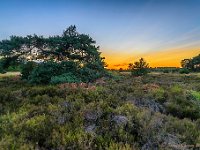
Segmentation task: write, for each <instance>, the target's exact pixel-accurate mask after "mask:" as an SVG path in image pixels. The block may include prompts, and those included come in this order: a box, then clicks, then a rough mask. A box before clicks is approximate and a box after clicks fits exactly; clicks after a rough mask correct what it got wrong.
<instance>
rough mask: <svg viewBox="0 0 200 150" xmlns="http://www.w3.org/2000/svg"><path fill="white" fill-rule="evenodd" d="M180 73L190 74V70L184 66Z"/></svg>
mask: <svg viewBox="0 0 200 150" xmlns="http://www.w3.org/2000/svg"><path fill="white" fill-rule="evenodd" d="M179 73H180V74H189V73H190V71H189V70H188V69H187V68H182V69H180V71H179Z"/></svg>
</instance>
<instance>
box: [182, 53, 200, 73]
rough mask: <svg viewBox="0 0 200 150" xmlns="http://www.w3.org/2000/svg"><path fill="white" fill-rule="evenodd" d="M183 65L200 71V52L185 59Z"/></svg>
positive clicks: (191, 69)
mask: <svg viewBox="0 0 200 150" xmlns="http://www.w3.org/2000/svg"><path fill="white" fill-rule="evenodd" d="M181 66H182V68H185V69H188V70H190V71H200V54H199V55H197V56H195V57H193V58H191V59H183V60H182V61H181Z"/></svg>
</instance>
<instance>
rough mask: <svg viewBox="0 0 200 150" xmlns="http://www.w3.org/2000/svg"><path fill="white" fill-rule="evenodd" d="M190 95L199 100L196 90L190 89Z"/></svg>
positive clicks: (198, 93) (199, 95) (199, 94)
mask: <svg viewBox="0 0 200 150" xmlns="http://www.w3.org/2000/svg"><path fill="white" fill-rule="evenodd" d="M191 94H192V96H193V97H194V98H195V99H196V100H199V101H200V92H197V91H191Z"/></svg>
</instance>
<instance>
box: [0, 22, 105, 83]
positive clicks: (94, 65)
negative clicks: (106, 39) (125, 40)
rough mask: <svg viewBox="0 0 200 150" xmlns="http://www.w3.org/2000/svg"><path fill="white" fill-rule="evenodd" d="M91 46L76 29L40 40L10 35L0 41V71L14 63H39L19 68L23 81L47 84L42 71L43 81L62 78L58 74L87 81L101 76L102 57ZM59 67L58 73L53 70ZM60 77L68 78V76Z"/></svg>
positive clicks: (88, 40) (93, 42)
mask: <svg viewBox="0 0 200 150" xmlns="http://www.w3.org/2000/svg"><path fill="white" fill-rule="evenodd" d="M95 44H96V42H95V41H94V40H93V39H92V38H91V37H90V36H89V35H86V34H80V33H78V32H77V30H76V26H70V27H69V28H67V29H66V30H64V31H63V34H62V35H60V36H59V35H57V36H49V37H44V36H38V35H36V34H34V35H27V36H25V37H21V36H11V37H10V39H7V40H2V41H0V58H1V61H0V68H1V69H6V68H8V67H9V66H10V65H13V64H16V63H22V64H27V62H29V61H32V62H38V61H39V62H42V64H40V65H39V63H37V65H34V64H31V63H28V64H27V66H24V67H22V69H24V70H22V77H23V78H24V79H29V80H30V81H35V79H36V78H37V81H38V79H39V78H40V77H41V80H39V81H38V83H40V81H44V80H45V82H44V83H47V80H46V79H44V75H43V72H45V73H46V75H48V77H47V76H46V78H49V79H51V78H52V77H55V76H60V77H63V75H62V74H65V75H70V76H71V75H72V74H73V75H75V76H77V77H78V78H80V77H82V80H83V81H86V82H89V81H92V80H94V79H96V78H98V77H101V76H102V74H103V73H105V70H104V66H105V63H104V58H103V57H101V56H100V54H101V53H100V52H99V47H98V46H96V45H95ZM56 63H57V64H58V65H57V64H56ZM46 67H48V68H46ZM59 67H60V70H58V69H57V68H59ZM70 68H73V69H74V70H72V69H70ZM26 70H28V71H26ZM61 70H62V71H61ZM63 70H64V72H63ZM77 72H78V73H77ZM23 73H24V74H23ZM66 73H67V74H66ZM61 75H62V76H61ZM30 78H32V79H30ZM33 78H34V79H33ZM64 78H66V79H69V77H64ZM71 78H73V77H70V79H71ZM56 79H57V78H56ZM82 80H81V81H82ZM48 82H49V80H48Z"/></svg>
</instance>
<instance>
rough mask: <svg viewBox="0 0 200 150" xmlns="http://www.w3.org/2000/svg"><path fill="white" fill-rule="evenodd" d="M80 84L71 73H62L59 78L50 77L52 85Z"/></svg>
mask: <svg viewBox="0 0 200 150" xmlns="http://www.w3.org/2000/svg"><path fill="white" fill-rule="evenodd" d="M78 82H80V79H78V78H77V77H76V76H75V75H74V74H72V73H64V74H61V75H59V76H54V77H51V83H52V84H58V83H78Z"/></svg>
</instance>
